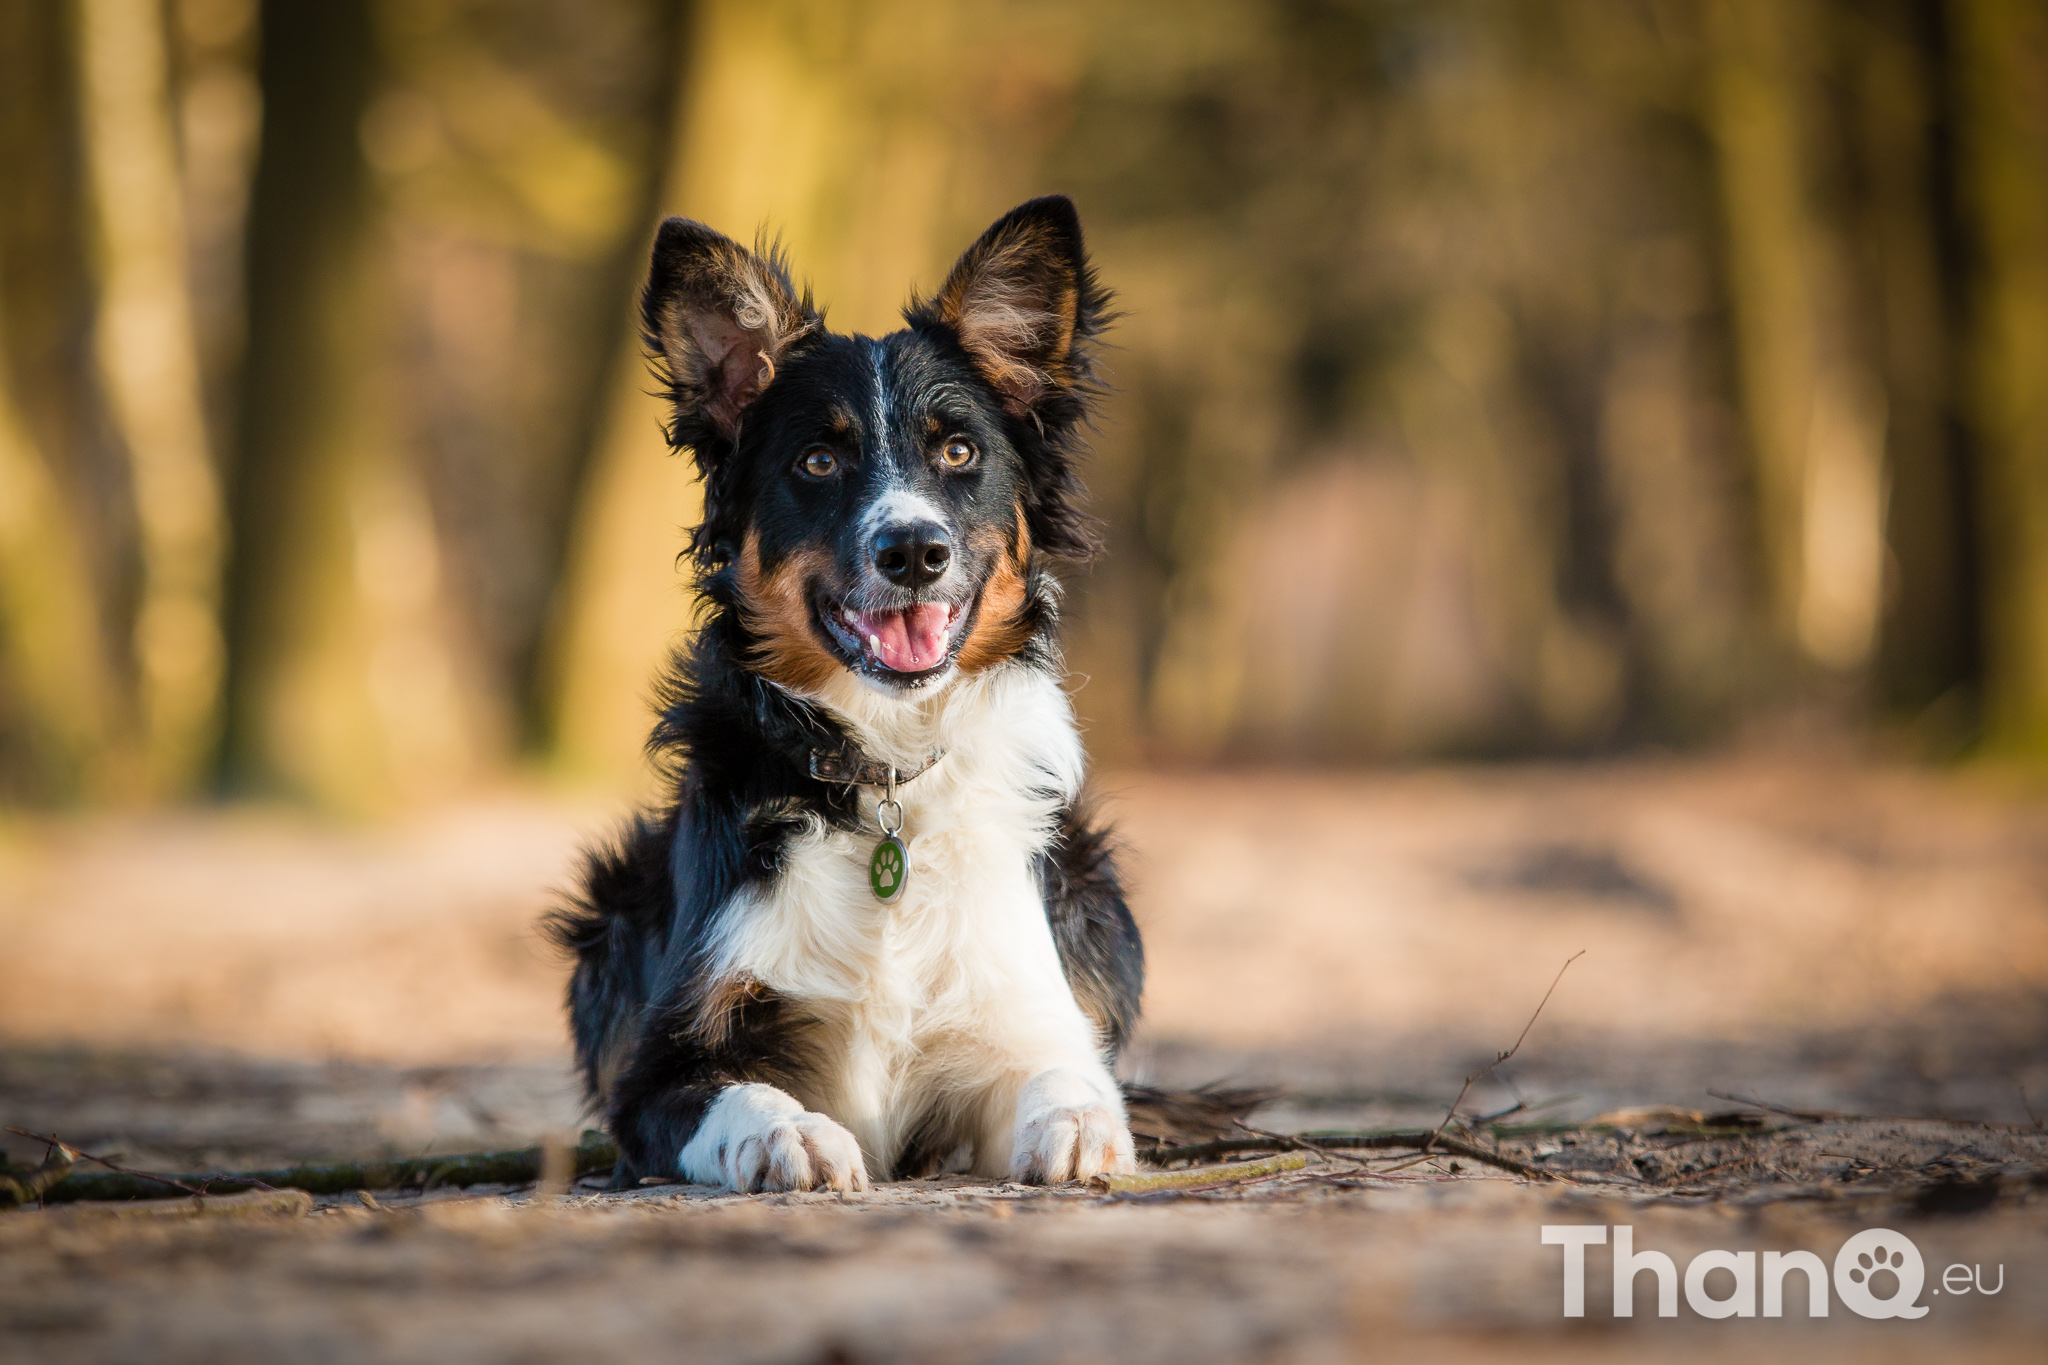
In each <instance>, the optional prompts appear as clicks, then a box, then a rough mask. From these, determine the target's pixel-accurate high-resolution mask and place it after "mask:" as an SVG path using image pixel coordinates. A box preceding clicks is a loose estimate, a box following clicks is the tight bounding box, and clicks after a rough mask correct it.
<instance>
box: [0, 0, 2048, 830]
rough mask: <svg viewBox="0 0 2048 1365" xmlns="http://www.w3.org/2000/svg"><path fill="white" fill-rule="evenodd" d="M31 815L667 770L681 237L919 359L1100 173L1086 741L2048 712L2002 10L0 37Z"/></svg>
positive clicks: (558, 10) (1982, 726)
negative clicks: (700, 240) (1056, 195)
mask: <svg viewBox="0 0 2048 1365" xmlns="http://www.w3.org/2000/svg"><path fill="white" fill-rule="evenodd" d="M0 25H4V31H0V138H4V143H0V174H4V179H5V183H6V187H7V189H6V193H5V194H4V195H0V328H4V333H5V338H4V351H0V356H4V365H0V646H4V652H0V787H4V791H5V792H6V793H7V795H8V797H9V799H11V800H14V801H17V802H25V803H35V804H47V803H56V804H68V803H79V802H84V803H103V802H115V803H121V804H128V803H135V802H165V801H178V800H183V799H189V798H194V797H207V796H212V795H214V794H217V793H225V794H229V795H236V796H240V795H285V796H289V797H293V798H299V799H302V800H305V801H309V802H312V803H314V804H316V805H319V806H324V807H329V808H338V809H344V810H351V811H376V810H380V809H387V808H390V807H392V806H393V805H394V803H398V804H404V803H409V802H416V801H419V800H422V799H429V798H434V797H438V796H444V795H447V794H450V793H454V792H461V791H464V790H470V789H474V788H476V787H478V786H480V785H488V784H490V783H492V782H494V781H497V780H501V779H503V778H504V777H505V776H507V775H508V774H533V773H540V774H545V775H548V776H550V777H554V778H561V779H566V780H571V781H577V782H583V783H592V784H596V785H597V787H598V788H600V789H610V790H625V789H629V788H631V787H632V786H633V785H634V784H635V783H636V782H637V780H638V772H639V745H640V742H641V739H642V736H643V732H644V728H645V721H646V712H645V704H644V699H645V696H646V687H647V679H648V676H649V673H650V671H651V668H652V667H653V664H654V662H655V661H656V659H657V658H658V657H659V655H660V653H661V651H662V649H663V648H664V646H665V645H666V644H667V643H668V642H669V640H670V639H671V637H672V636H673V635H674V633H675V632H677V631H679V630H681V629H683V628H684V627H685V625H686V623H687V620H688V611H687V605H688V604H687V599H686V595H685V588H684V586H683V584H682V582H681V580H680V579H679V577H678V575H677V573H676V571H675V565H674V555H675V552H676V549H677V547H678V543H679V542H678V536H677V531H678V527H680V526H681V525H683V524H685V523H687V522H688V521H689V520H690V519H691V516H692V491H691V487H690V482H689V479H688V477H687V475H686V470H685V466H684V463H683V462H681V461H677V460H672V459H668V458H666V457H665V456H664V454H663V452H662V447H661V444H660V441H659V438H658V435H657V421H658V414H657V412H656V410H655V407H654V406H653V404H652V402H651V400H650V399H649V398H648V397H647V395H646V392H645V391H646V389H647V388H648V387H649V385H648V383H647V380H646V377H645V374H644V371H643V368H642V365H641V362H640V360H639V358H638V354H637V345H636V340H635V338H634V337H633V336H632V334H631V331H630V328H629V325H628V318H629V305H630V301H631V296H632V290H633V286H634V283H635V276H636V273H637V271H638V268H639V265H640V258H641V254H642V252H643V249H644V247H645V244H646V242H647V240H648V238H649V234H650V229H651V226H652V224H653V222H654V221H655V220H656V218H657V217H658V216H659V215H660V214H663V213H668V212H681V213H686V214H689V215H692V216H695V217H698V218H701V219H704V220H706V221H708V222H710V223H712V224H713V225H715V226H717V227H719V228H721V229H723V230H725V231H726V232H728V233H732V234H735V235H739V236H742V237H746V236H750V235H751V234H752V233H753V232H754V231H755V230H756V228H757V227H761V226H764V225H765V226H767V227H768V228H770V229H771V230H773V231H777V232H780V233H781V234H782V235H783V236H784V238H785V239H786V240H787V242H788V243H789V246H790V248H791V250H792V252H793V254H794V256H795V259H796V262H797V264H798V266H799V268H800V269H801V270H802V271H803V272H804V273H806V274H808V275H809V276H810V278H811V279H812V280H813V281H814V283H815V284H816V286H817V288H818V291H819V293H820V296H821V297H822V298H823V299H824V300H825V301H827V302H828V303H829V305H830V307H831V316H832V319H833V321H834V323H835V324H836V325H838V326H840V327H842V328H851V329H858V330H866V331H879V330H883V329H887V328H889V327H891V326H892V325H894V321H895V309H896V308H897V307H898V306H899V305H900V303H901V302H902V300H903V298H904V297H905V296H906V294H907V293H908V291H909V289H910V287H911V286H912V284H913V283H923V284H925V285H927V286H928V285H930V284H931V282H932V281H934V280H935V279H936V278H937V277H938V275H939V273H940V272H941V271H942V270H943V269H944V267H945V265H946V264H947V263H948V262H949V261H950V259H951V257H952V256H953V254H954V253H956V252H957V251H958V250H959V248H960V247H961V246H962V245H964V243H965V242H966V241H967V240H969V239H970V237H971V235H972V234H973V233H974V232H976V231H978V229H979V228H980V227H981V226H983V225H985V224H986V223H987V222H988V221H989V220H990V219H992V218H993V217H994V216H995V215H997V214H998V213H1000V212H1001V211H1002V210H1004V209H1005V208H1007V207H1008V206H1009V205H1011V204H1012V203H1014V202H1015V201H1017V200H1020V199H1022V198H1024V197H1027V196H1029V195H1032V194H1036V193H1041V192H1045V191H1050V190H1060V191H1065V192H1067V193H1069V194H1071V195H1073V196H1074V197H1075V198H1076V199H1077V200H1078V201H1079V203H1080V205H1081V207H1082V211H1083V215H1084V219H1085V221H1086V223H1087V225H1088V228H1089V232H1090V236H1091V242H1092V244H1093V247H1094V250H1095V253H1096V255H1097V257H1098V259H1099V261H1100V263H1101V266H1102V269H1103V272H1104V274H1105V276H1106V277H1107V279H1108V280H1109V281H1110V282H1111V283H1113V284H1114V285H1115V286H1116V287H1117V289H1118V290H1119V291H1120V296H1121V302H1122V305H1123V307H1124V309H1125V311H1126V316H1125V319H1124V321H1123V323H1122V324H1121V326H1120V327H1119V328H1118V329H1117V331H1116V333H1115V340H1116V342H1117V344H1118V346H1119V348H1120V349H1118V350H1116V351H1115V352H1114V353H1113V354H1112V356H1111V358H1110V369H1111V373H1112V377H1113V380H1114V382H1115V385H1116V392H1115V394H1114V396H1113V397H1112V398H1111V400H1110V401H1109V403H1108V405H1107V409H1106V412H1105V414H1104V417H1103V420H1102V423H1101V431H1100V438H1099V440H1098V442H1097V456H1096V460H1095V463H1094V466H1093V469H1092V477H1091V483H1092V486H1093V489H1094V494H1095V501H1096V507H1097V510H1098V511H1099V512H1100V513H1101V515H1102V516H1103V517H1104V518H1105V519H1106V520H1107V523H1108V526H1109V530H1110V554H1109V556H1108V557H1107V558H1106V559H1105V560H1104V561H1103V562H1102V563H1101V564H1100V565H1098V566H1097V567H1095V568H1094V569H1093V571H1092V572H1090V573H1088V574H1086V575H1083V576H1081V577H1079V578H1078V579H1077V581H1076V583H1075V590H1074V593H1073V598H1072V611H1071V618H1072V621H1071V629H1070V632H1069V644H1070V651H1071V657H1072V662H1073V664H1074V667H1075V669H1076V671H1077V673H1078V674H1079V675H1080V677H1081V678H1082V679H1085V685H1084V686H1082V687H1081V689H1080V691H1079V692H1078V698H1077V699H1078V704H1079V706H1080V708H1081V710H1082V712H1083V714H1084V715H1085V716H1086V717H1087V719H1088V720H1089V721H1090V722H1091V731H1090V734H1091V740H1092V742H1093V745H1094V748H1095V751H1096V753H1097V754H1098V756H1099V757H1101V758H1103V759H1106V760H1109V761H1112V762H1118V763H1131V762H1142V761H1158V760H1168V761H1173V762H1177V763H1178V762H1187V761H1206V760H1219V759H1222V760H1246V759H1253V760H1301V759H1313V760H1317V761H1330V760H1358V759H1383V758H1401V759H1415V758H1430V757H1439V756H1457V757H1470V756H1512V755H1560V754H1584V753H1601V752H1609V751H1616V750H1630V749H1638V748H1641V747H1642V746H1678V747H1682V748H1692V747H1698V746H1702V745H1714V744H1716V743H1724V742H1728V741H1740V740H1741V739H1743V738H1744V737H1745V736H1753V735H1755V734H1758V733H1765V734H1777V733H1781V732H1798V733H1815V732H1817V733H1821V734H1824V735H1832V736H1849V737H1851V738H1863V739H1871V740H1875V741H1878V742H1880V743H1882V744H1885V745H1888V746H1890V747H1889V748H1888V750H1887V751H1888V752H1900V751H1902V750H1903V752H1905V753H1907V754H1909V755H1912V756H1918V757H1931V758H1937V759H1947V758H1953V757H1956V756H1958V755H1962V754H1965V753H1971V752H1982V753H1994V754H2016V755H2029V756H2033V757H2037V758H2038V757H2039V756H2041V755H2043V754H2048V66H2044V63H2048V38H2044V32H2048V16H2044V15H2043V13H2042V11H2041V10H2040V9H2039V8H2038V7H2037V6H2034V5H2031V4H2026V3H2017V2H2008V0H1959V2H1958V3H1917V2H1914V0H1890V2H1889V3H1866V4H1848V3H1832V2H1830V0H1789V2H1788V0H1648V2H1646V3H1636V4H1626V5H1616V4H1608V3H1560V4H1553V5H1545V6H1513V5H1497V4H1487V3H1463V2H1462V0H1454V2H1453V3H1444V4H1432V5H1410V4H1398V3H1367V2H1365V0H1360V2H1359V3H1339V2H1338V0H1328V2H1320V0H1317V2H1310V3H1296V4H1286V5H1271V4H1263V3H1260V4H1252V3H1244V4H1236V3H1225V2H1222V0H1196V2H1194V3H1189V4H1182V5H1171V6H1168V5H1155V4H1146V3H1131V2H1130V0H1091V3H1088V4H1064V3H1045V4H1005V3H987V2H984V0H967V2H966V3H958V4H951V5H926V4H898V3H893V2H892V0H876V2H875V3H865V4H853V3H792V2H786V0H748V2H747V3H726V2H725V0H704V2H703V3H696V4H687V3H685V4H678V3H671V2H669V0H578V2H577V3H568V2H567V0H489V2H488V3H486V0H405V2H404V3H398V2H397V0H390V2H388V3H374V2H371V0H338V2H337V3H326V4H320V5H298V4H284V3H280V4H277V5H275V6H268V7H266V6H264V5H261V4H259V3H257V0H75V2H74V3H70V4H54V3H53V4H35V5H11V6H8V7H7V12H6V14H5V16H4V18H0Z"/></svg>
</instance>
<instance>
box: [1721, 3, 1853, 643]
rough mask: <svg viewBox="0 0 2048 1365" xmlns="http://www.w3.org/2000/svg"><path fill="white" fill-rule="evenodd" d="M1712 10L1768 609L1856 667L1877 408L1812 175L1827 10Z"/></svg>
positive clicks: (1728, 224)
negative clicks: (1859, 351)
mask: <svg viewBox="0 0 2048 1365" xmlns="http://www.w3.org/2000/svg"><path fill="white" fill-rule="evenodd" d="M1706 12H1707V16H1708V25H1707V31H1708V36H1709V46H1710V49H1711V53H1710V57H1709V70H1708V81H1707V85H1708V97H1707V122H1708V126H1709V128H1710V129H1711V131H1712V134H1713V137H1714V140H1715V144H1716V147H1717V150H1718V153H1719V156H1720V166H1721V188H1722V206H1723V213H1724V215H1725V229H1724V230H1725V232H1726V238H1727V243H1728V261H1729V283H1730V290H1731V293H1732V300H1731V301H1732V303H1733V305H1734V315H1735V330H1736V352H1737V366H1738V370H1739V378H1740V388H1741V393H1742V404H1743V411H1744V414H1745V416H1746V418H1747V420H1748V427H1749V436H1750V444H1751V447H1752V450H1753V452H1754V456H1755V483H1756V499H1757V515H1758V523H1759V529H1760V533H1761V540H1762V548H1763V560H1764V566H1765V569H1766V581H1767V583H1768V585H1769V591H1770V606H1771V615H1772V618H1773V620H1774V622H1775V624H1776V627H1777V631H1778V634H1779V635H1780V637H1781V638H1782V639H1784V640H1785V641H1786V643H1787V644H1788V645H1791V646H1793V647H1794V648H1795V649H1797V650H1798V651H1799V652H1801V653H1803V654H1804V655H1805V656H1806V657H1807V658H1809V659H1811V660H1813V661H1815V662H1818V663H1820V664H1823V665H1825V666H1828V667H1830V668H1834V669H1838V670H1854V669H1858V668H1860V667H1862V666H1863V665H1864V664H1866V663H1867V662H1868V660H1869V658H1870V656H1871V652H1872V648H1873V646H1874V644H1875V640H1876V626H1877V614H1878V607H1879V598H1880V592H1881V584H1882V567H1883V540H1882V532H1883V517H1884V482H1883V480H1884V471H1883V466H1882V445H1883V431H1884V403H1883V394H1882V390H1881V389H1879V388H1878V386H1877V384H1876V383H1875V380H1874V377H1873V375H1872V374H1871V372H1870V367H1869V365H1868V363H1867V362H1866V361H1865V359H1864V358H1863V357H1862V356H1861V355H1860V354H1858V351H1857V347H1856V344H1855V340H1854V327H1855V324H1854V321H1853V319H1852V317H1851V316H1850V310H1849V303H1850V281H1849V279H1848V278H1847V277H1846V269H1845V266H1846V263H1845V261H1844V260H1843V258H1842V243H1841V242H1840V240H1839V239H1838V235H1837V233H1836V231H1835V229H1834V225H1833V224H1832V223H1831V222H1830V221H1829V215H1828V212H1827V206H1826V205H1824V204H1823V203H1822V202H1821V199H1822V195H1821V191H1820V188H1819V187H1818V186H1817V184H1816V174H1815V167H1816V165H1818V164H1822V163H1823V162H1824V160H1825V156H1824V153H1823V147H1824V145H1825V134H1824V132H1823V130H1822V129H1821V128H1820V126H1819V124H1820V114H1819V110H1818V109H1817V107H1816V106H1817V103H1818V100H1819V98H1820V91H1819V77H1820V74H1821V71H1822V69H1823V64H1824V63H1825V61H1826V59H1827V58H1826V54H1827V53H1829V52H1830V51H1831V48H1830V43H1831V41H1832V39H1833V34H1832V33H1831V32H1830V31H1829V24H1828V21H1829V18H1830V15H1829V14H1828V12H1827V9H1826V7H1825V6H1824V5H1821V4H1818V3H1815V0H1709V3H1708V4H1707V6H1706Z"/></svg>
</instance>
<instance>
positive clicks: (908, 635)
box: [860, 602, 953, 673]
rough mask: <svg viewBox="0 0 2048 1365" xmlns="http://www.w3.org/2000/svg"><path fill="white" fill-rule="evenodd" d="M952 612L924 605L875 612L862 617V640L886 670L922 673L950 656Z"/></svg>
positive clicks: (922, 603)
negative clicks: (948, 631) (948, 635)
mask: <svg viewBox="0 0 2048 1365" xmlns="http://www.w3.org/2000/svg"><path fill="white" fill-rule="evenodd" d="M952 615H953V613H952V609H951V608H949V607H946V606H943V605H941V604H940V603H937V602H920V603H918V604H917V605H916V606H914V607H909V608H906V609H905V610H903V611H874V612H866V613H864V614H862V616H861V618H860V633H861V638H862V639H863V640H864V641H866V642H867V647H868V650H869V652H870V653H872V654H873V655H874V656H875V658H876V659H877V660H879V661H880V662H881V665H882V667H884V668H888V669H894V670H895V671H896V672H898V673H922V672H924V671H925V670H926V669H927V668H936V667H938V665H939V662H940V660H942V659H944V658H945V657H946V624H947V622H948V621H949V620H950V619H951V617H952Z"/></svg>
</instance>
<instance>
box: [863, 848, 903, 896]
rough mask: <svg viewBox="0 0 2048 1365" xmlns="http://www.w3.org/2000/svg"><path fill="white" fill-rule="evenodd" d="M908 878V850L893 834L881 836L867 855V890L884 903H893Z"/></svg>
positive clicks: (901, 891) (901, 892) (900, 893)
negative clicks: (879, 840)
mask: <svg viewBox="0 0 2048 1365" xmlns="http://www.w3.org/2000/svg"><path fill="white" fill-rule="evenodd" d="M909 880H910V850H909V849H908V848H906V847H904V844H903V841H902V840H901V839H899V838H897V837H896V836H895V835H894V834H885V835H883V836H882V842H880V843H879V844H876V845H875V851H874V852H873V853H872V854H870V855H869V857H868V890H870V891H872V892H874V893H875V899H876V900H878V901H880V902H882V904H884V905H894V904H895V903H896V898H897V897H898V896H901V895H902V894H903V884H904V883H905V882H907V881H909Z"/></svg>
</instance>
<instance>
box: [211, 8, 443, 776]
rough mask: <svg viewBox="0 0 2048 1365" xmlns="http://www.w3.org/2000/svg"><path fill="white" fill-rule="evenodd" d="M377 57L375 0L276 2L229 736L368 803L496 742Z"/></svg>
mask: <svg viewBox="0 0 2048 1365" xmlns="http://www.w3.org/2000/svg"><path fill="white" fill-rule="evenodd" d="M377 70H378V64H377V57H376V44H375V37H374V32H373V28H372V22H371V6H370V5H369V4H368V3H366V0H335V2H334V3H326V4H319V5H305V4H298V3H293V2H292V0H275V3H270V4H266V5H264V6H263V9H262V14H261V55H260V58H259V62H258V79H259V82H260V85H261V88H262V92H263V101H264V119H263V142H262V150H261V152H260V154H259V157H258V162H257V170H256V177H255V183H254V187H253V192H252V197H251V208H250V221H249V228H248V244H247V249H246V250H247V260H248V281H249V287H248V298H249V305H248V306H249V331H248V352H247V353H248V359H247V363H246V366H245V370H244V374H243V404H242V410H241V430H240V440H239V449H238V452H237V463H236V468H235V477H234V488H233V507H234V524H235V526H236V530H237V539H236V544H235V547H234V560H233V581H232V584H231V601H232V610H231V614H230V618H229V623H230V624H229V641H230V659H231V664H230V726H229V731H228V738H227V745H226V751H225V759H226V775H227V778H228V780H229V782H230V784H231V785H232V786H234V787H236V788H240V789H245V790H284V791H289V792H293V793H296V794H299V795H302V796H306V797H310V798H313V799H315V800H318V801H321V802H323V803H326V804H330V805H336V806H342V807H353V808H359V809H360V808H366V807H371V806H375V805H377V804H380V803H382V802H385V801H388V800H391V799H393V798H399V797H411V796H424V795H428V794H432V793H433V792H435V791H440V790H446V789H448V788H449V787H451V786H453V785H456V784H459V783H460V782H462V781H463V780H464V779H465V778H466V777H467V776H468V775H469V774H470V773H471V772H472V771H473V768H474V765H475V763H476V761H477V756H478V755H477V749H478V744H477V736H476V733H475V727H476V724H477V716H476V714H475V711H474V708H472V707H471V706H469V705H468V704H467V701H468V699H467V697H466V695H465V692H464V688H463V686H462V682H461V678H460V674H459V671H458V668H457V664H456V660H455V659H454V658H453V657H452V654H451V651H450V649H449V646H448V641H449V638H450V632H449V631H448V630H447V628H446V627H447V621H446V615H445V605H444V602H443V595H442V566H441V559H440V546H439V544H438V542H437V539H436V536H435V530H434V525H433V520H432V517H431V515H430V514H429V512H428V509H427V505H426V499H425V496H424V493H423V491H422V489H421V487H420V481H419V478H418V474H417V471H416V470H415V469H414V468H413V467H412V465H411V463H410V460H409V458H408V453H407V451H406V449H405V447H404V445H403V444H402V442H401V441H400V439H399V431H398V422H397V418H396V415H395V413H394V396H393V387H394V385H393V378H392V375H391V373H390V369H391V366H392V365H393V364H394V363H395V362H394V360H393V358H392V357H391V355H390V336H389V329H388V316H387V314H388V307H387V304H388V296H387V292H386V289H387V280H386V279H385V278H384V276H383V275H382V274H381V273H380V271H379V268H378V266H379V259H378V246H379V242H378V240H377V235H376V232H375V223H374V219H373V216H372V206H373V205H372V200H373V195H372V191H371V186H370V183H369V179H368V172H367V167H366V165H365V161H364V156H363V151H362V147H361V142H360V138H361V128H362V119H363V115H364V112H365V110H366V107H367V105H368V102H369V99H370V96H371V93H372V90H373V87H374V84H375V81H376V77H377Z"/></svg>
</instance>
